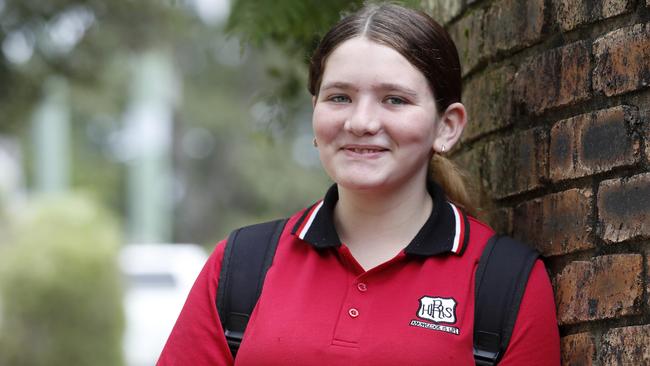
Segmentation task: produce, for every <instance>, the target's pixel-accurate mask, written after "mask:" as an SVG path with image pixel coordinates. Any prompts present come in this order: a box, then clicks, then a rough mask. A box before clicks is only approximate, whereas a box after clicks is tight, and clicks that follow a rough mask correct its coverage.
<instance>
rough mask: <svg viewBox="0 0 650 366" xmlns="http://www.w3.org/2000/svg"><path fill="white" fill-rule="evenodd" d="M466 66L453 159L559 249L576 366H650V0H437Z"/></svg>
mask: <svg viewBox="0 0 650 366" xmlns="http://www.w3.org/2000/svg"><path fill="white" fill-rule="evenodd" d="M423 4H424V7H425V9H427V11H429V13H430V14H432V15H433V16H434V17H435V18H436V19H438V20H440V21H442V22H444V23H445V24H446V26H447V29H448V30H449V31H450V33H451V34H452V37H453V38H454V40H455V41H456V43H457V45H458V48H459V52H460V55H461V60H462V63H463V68H464V70H463V76H464V81H465V93H464V95H463V98H464V103H465V105H466V106H467V108H468V111H469V117H470V124H469V125H468V127H467V130H466V133H465V135H464V137H463V140H462V141H461V144H460V146H459V147H458V148H457V149H456V150H455V151H454V152H453V157H454V159H455V160H456V161H457V162H458V163H459V164H461V165H462V166H464V167H465V168H466V169H467V170H468V171H469V173H471V174H472V175H473V176H474V177H473V180H474V181H475V182H478V184H477V186H476V188H477V192H478V198H479V199H478V201H479V203H480V206H481V207H483V216H484V218H485V219H486V220H488V221H489V222H490V223H491V224H492V225H493V226H494V227H495V228H496V229H497V230H499V231H501V232H506V233H510V234H511V235H513V236H515V237H517V238H520V239H523V240H525V241H527V242H529V243H531V244H532V245H534V246H535V247H536V248H537V249H538V250H540V251H541V252H542V254H544V255H545V256H546V259H545V262H546V264H547V268H548V269H549V273H550V275H551V278H552V280H553V284H554V287H555V293H556V294H555V297H556V304H557V309H558V320H559V323H560V332H561V336H562V354H563V356H562V357H563V364H566V365H613V364H614V365H618V364H630V365H642V364H650V297H649V296H648V293H649V292H650V271H649V268H648V267H649V260H650V0H448V1H442V0H425V1H423Z"/></svg>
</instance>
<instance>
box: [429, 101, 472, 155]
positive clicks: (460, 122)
mask: <svg viewBox="0 0 650 366" xmlns="http://www.w3.org/2000/svg"><path fill="white" fill-rule="evenodd" d="M466 124H467V111H466V110H465V106H464V105H463V104H462V103H452V104H450V105H449V107H447V110H445V113H443V114H442V117H440V119H439V120H438V128H437V135H436V138H435V139H434V141H433V150H434V151H436V152H443V147H444V150H445V152H447V151H449V150H451V148H452V147H453V146H454V145H455V144H456V142H458V140H459V139H460V135H461V134H462V133H463V130H464V129H465V125H466Z"/></svg>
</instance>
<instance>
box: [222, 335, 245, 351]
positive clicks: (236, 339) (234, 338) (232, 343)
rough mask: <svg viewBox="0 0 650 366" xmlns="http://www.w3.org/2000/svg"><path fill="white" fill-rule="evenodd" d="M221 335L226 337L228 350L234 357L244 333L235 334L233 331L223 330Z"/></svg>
mask: <svg viewBox="0 0 650 366" xmlns="http://www.w3.org/2000/svg"><path fill="white" fill-rule="evenodd" d="M223 333H224V335H225V336H226V341H227V342H228V347H229V348H230V351H231V353H232V354H233V357H234V356H235V355H236V354H237V351H238V350H239V345H240V344H241V341H242V339H244V332H236V331H234V330H230V329H225V330H224V332H223Z"/></svg>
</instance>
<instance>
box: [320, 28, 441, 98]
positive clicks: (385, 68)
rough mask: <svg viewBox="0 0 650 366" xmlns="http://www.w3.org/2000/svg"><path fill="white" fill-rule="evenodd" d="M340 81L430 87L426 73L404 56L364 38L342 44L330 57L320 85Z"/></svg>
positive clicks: (353, 39)
mask: <svg viewBox="0 0 650 366" xmlns="http://www.w3.org/2000/svg"><path fill="white" fill-rule="evenodd" d="M339 81H342V82H352V83H361V84H365V83H392V84H407V85H408V86H409V87H410V88H415V89H419V88H424V89H426V90H428V89H429V86H428V83H427V80H426V78H425V76H424V74H422V72H420V70H418V69H417V68H416V67H415V66H413V65H412V64H411V63H410V62H409V61H408V60H407V59H406V58H405V57H404V56H402V55H401V54H400V53H399V52H397V51H396V50H394V49H393V48H391V47H388V46H385V45H383V44H379V43H377V42H374V41H371V40H369V39H367V38H365V37H357V38H352V39H349V40H347V41H345V42H343V43H341V44H340V45H339V46H338V47H337V48H336V49H334V51H333V52H332V53H331V54H330V55H329V57H328V58H327V61H326V63H325V70H324V72H323V78H322V82H321V87H322V85H324V84H325V83H328V82H339ZM422 92H424V90H422Z"/></svg>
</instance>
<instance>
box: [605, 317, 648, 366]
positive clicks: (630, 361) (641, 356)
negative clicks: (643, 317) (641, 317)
mask: <svg viewBox="0 0 650 366" xmlns="http://www.w3.org/2000/svg"><path fill="white" fill-rule="evenodd" d="M648 345H650V325H638V326H632V327H623V328H614V329H610V330H609V331H608V332H607V333H605V334H604V335H603V339H602V342H601V346H600V361H601V362H602V364H603V365H650V347H648Z"/></svg>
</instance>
